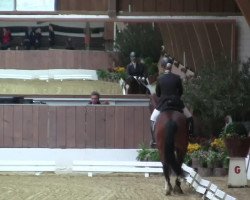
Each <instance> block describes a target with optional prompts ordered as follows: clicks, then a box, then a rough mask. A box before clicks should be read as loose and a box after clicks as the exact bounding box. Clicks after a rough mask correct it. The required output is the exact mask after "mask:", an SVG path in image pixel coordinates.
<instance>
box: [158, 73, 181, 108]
mask: <svg viewBox="0 0 250 200" xmlns="http://www.w3.org/2000/svg"><path fill="white" fill-rule="evenodd" d="M182 94H183V86H182V81H181V78H180V76H178V75H176V74H173V73H171V72H168V73H164V74H162V75H161V76H160V77H159V78H158V80H157V83H156V95H157V96H158V97H159V103H158V106H157V108H156V109H157V110H159V111H164V110H166V109H168V108H174V109H177V110H180V111H181V110H182V109H183V108H184V104H183V102H182V100H181V95H182Z"/></svg>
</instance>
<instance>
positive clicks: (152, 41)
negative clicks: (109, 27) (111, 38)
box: [115, 23, 162, 64]
mask: <svg viewBox="0 0 250 200" xmlns="http://www.w3.org/2000/svg"><path fill="white" fill-rule="evenodd" d="M161 45H162V37H161V33H160V31H159V28H158V27H157V25H156V24H150V23H130V24H129V25H127V26H126V28H125V29H123V30H122V31H118V32H117V36H116V40H115V48H116V49H117V50H118V51H119V52H120V55H121V58H120V59H121V61H122V63H124V64H127V63H129V62H130V61H129V54H130V52H132V51H134V52H135V53H136V55H137V56H138V57H141V58H146V57H150V58H152V60H153V62H158V59H159V57H160V53H161V52H160V51H161V49H160V46H161Z"/></svg>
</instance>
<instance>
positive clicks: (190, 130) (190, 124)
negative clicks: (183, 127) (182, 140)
mask: <svg viewBox="0 0 250 200" xmlns="http://www.w3.org/2000/svg"><path fill="white" fill-rule="evenodd" d="M183 114H184V115H185V116H186V118H187V123H188V134H189V136H193V134H194V119H193V116H192V114H191V113H190V111H189V110H188V109H187V108H186V107H184V108H183Z"/></svg>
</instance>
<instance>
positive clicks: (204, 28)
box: [158, 21, 236, 71]
mask: <svg viewBox="0 0 250 200" xmlns="http://www.w3.org/2000/svg"><path fill="white" fill-rule="evenodd" d="M158 25H159V26H160V30H161V33H162V38H163V43H164V45H165V47H166V51H167V52H168V53H169V54H170V55H171V56H173V57H175V58H176V59H177V60H179V61H180V62H181V63H184V58H183V57H184V56H183V55H184V52H185V55H186V66H187V67H189V68H191V69H193V70H194V71H196V70H197V69H198V68H200V67H201V66H204V65H206V64H215V62H216V61H217V60H218V59H221V57H222V56H223V57H225V56H226V57H227V58H228V59H229V60H235V52H236V45H235V22H234V21H220V22H218V21H193V22H190V21H186V22H185V21H183V22H181V21H179V22H165V23H159V24H158Z"/></svg>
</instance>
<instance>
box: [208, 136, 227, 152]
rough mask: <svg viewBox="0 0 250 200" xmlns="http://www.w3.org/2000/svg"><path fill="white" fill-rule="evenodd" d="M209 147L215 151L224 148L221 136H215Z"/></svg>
mask: <svg viewBox="0 0 250 200" xmlns="http://www.w3.org/2000/svg"><path fill="white" fill-rule="evenodd" d="M211 148H212V149H213V150H215V151H223V150H224V149H225V143H224V141H223V139H222V138H215V139H214V141H212V143H211Z"/></svg>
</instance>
